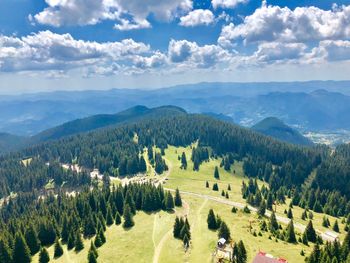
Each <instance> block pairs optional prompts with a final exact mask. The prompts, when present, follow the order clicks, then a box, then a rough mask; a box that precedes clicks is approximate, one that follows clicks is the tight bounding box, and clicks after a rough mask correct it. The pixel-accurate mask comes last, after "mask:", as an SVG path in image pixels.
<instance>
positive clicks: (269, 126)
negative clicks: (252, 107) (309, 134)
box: [252, 117, 313, 146]
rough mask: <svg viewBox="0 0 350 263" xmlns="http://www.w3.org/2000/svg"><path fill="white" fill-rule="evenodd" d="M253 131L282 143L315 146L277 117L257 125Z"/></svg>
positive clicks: (264, 120)
mask: <svg viewBox="0 0 350 263" xmlns="http://www.w3.org/2000/svg"><path fill="white" fill-rule="evenodd" d="M252 130H254V131H257V132H259V133H262V134H265V135H267V136H270V137H273V138H275V139H278V140H280V141H284V142H288V143H292V144H298V145H307V146H311V145H313V143H312V141H310V140H309V139H308V138H306V137H304V136H303V135H301V134H300V133H299V132H298V131H297V130H295V129H293V128H291V127H289V126H288V125H286V124H285V123H283V122H282V121H281V120H279V119H277V118H275V117H268V118H265V119H263V120H262V121H260V122H259V123H257V124H255V125H254V126H253V127H252Z"/></svg>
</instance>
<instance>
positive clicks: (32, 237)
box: [25, 225, 40, 255]
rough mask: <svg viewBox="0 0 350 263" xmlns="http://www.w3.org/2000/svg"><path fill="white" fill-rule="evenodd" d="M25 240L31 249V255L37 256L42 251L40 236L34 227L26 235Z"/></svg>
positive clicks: (30, 227)
mask: <svg viewBox="0 0 350 263" xmlns="http://www.w3.org/2000/svg"><path fill="white" fill-rule="evenodd" d="M25 240H26V243H27V245H28V247H29V250H30V253H31V255H35V254H36V253H37V252H39V250H40V241H39V239H38V234H37V232H36V231H35V229H34V227H33V226H32V225H31V226H29V228H28V229H27V231H26V233H25Z"/></svg>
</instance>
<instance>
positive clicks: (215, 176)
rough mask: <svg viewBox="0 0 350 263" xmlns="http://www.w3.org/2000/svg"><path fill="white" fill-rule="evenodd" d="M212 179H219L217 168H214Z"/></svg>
mask: <svg viewBox="0 0 350 263" xmlns="http://www.w3.org/2000/svg"><path fill="white" fill-rule="evenodd" d="M214 178H215V179H220V174H219V168H218V167H217V166H215V170H214Z"/></svg>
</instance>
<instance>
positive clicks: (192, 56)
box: [168, 40, 232, 68]
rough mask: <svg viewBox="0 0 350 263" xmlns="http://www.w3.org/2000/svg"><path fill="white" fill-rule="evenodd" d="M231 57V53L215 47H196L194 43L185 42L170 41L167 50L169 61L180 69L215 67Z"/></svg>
mask: <svg viewBox="0 0 350 263" xmlns="http://www.w3.org/2000/svg"><path fill="white" fill-rule="evenodd" d="M231 56H232V54H231V53H229V52H228V51H226V50H224V49H222V48H221V47H219V46H217V45H204V46H198V44H197V43H196V42H190V41H187V40H179V41H175V40H171V41H170V43H169V48H168V57H169V60H170V61H171V62H172V63H175V64H178V66H180V67H189V68H211V67H216V66H217V65H218V64H222V63H226V62H228V61H229V60H230V58H231Z"/></svg>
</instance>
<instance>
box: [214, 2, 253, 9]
mask: <svg viewBox="0 0 350 263" xmlns="http://www.w3.org/2000/svg"><path fill="white" fill-rule="evenodd" d="M248 1H249V0H212V1H211V4H212V5H213V7H214V9H216V8H219V7H221V8H235V7H236V6H237V5H239V4H243V3H247V2H248Z"/></svg>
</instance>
